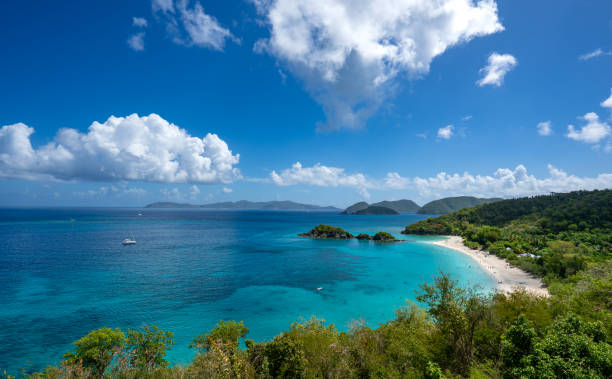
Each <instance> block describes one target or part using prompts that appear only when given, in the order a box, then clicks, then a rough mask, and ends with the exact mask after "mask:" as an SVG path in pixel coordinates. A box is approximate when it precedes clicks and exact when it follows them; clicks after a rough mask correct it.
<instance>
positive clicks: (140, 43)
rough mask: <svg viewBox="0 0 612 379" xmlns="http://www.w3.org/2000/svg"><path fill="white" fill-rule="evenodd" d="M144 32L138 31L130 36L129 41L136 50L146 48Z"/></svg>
mask: <svg viewBox="0 0 612 379" xmlns="http://www.w3.org/2000/svg"><path fill="white" fill-rule="evenodd" d="M144 36H145V33H144V32H140V33H136V34H133V35H131V36H130V38H128V40H127V43H128V45H129V46H130V47H131V48H132V50H134V51H143V50H144Z"/></svg>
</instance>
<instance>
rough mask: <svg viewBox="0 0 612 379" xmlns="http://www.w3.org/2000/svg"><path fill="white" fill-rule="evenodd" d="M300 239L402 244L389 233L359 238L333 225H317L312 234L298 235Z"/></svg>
mask: <svg viewBox="0 0 612 379" xmlns="http://www.w3.org/2000/svg"><path fill="white" fill-rule="evenodd" d="M298 236H300V237H307V238H315V239H336V240H346V239H353V238H357V239H358V240H372V241H375V242H400V241H402V240H398V239H397V238H395V237H393V235H392V234H390V233H387V232H378V233H376V234H375V235H374V236H370V235H368V234H365V233H360V234H359V235H358V236H357V237H355V236H354V235H352V234H351V233H349V232H347V231H346V230H344V229H342V228H338V227H335V226H331V225H323V224H321V225H317V226H315V227H314V228H313V229H312V230H311V231H310V232H307V233H300V234H298Z"/></svg>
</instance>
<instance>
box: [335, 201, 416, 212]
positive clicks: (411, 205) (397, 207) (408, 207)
mask: <svg viewBox="0 0 612 379" xmlns="http://www.w3.org/2000/svg"><path fill="white" fill-rule="evenodd" d="M420 208H421V207H419V205H418V204H417V203H415V202H414V201H412V200H396V201H387V200H385V201H380V202H378V203H374V204H368V203H366V202H365V201H361V202H359V203H355V204H353V205H351V206H350V207H348V208H346V209H345V210H344V211H342V212H341V214H359V215H367V214H400V213H407V212H408V213H414V212H416V211H418V210H419V209H420Z"/></svg>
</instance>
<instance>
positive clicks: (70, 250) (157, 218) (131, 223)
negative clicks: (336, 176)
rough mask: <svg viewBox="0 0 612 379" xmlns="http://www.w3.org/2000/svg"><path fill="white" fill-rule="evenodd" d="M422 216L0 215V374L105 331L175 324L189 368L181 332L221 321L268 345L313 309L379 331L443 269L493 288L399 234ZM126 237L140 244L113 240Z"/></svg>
mask: <svg viewBox="0 0 612 379" xmlns="http://www.w3.org/2000/svg"><path fill="white" fill-rule="evenodd" d="M139 212H142V216H139V215H138V213H139ZM426 217H427V216H424V215H417V214H401V215H395V216H357V215H339V214H337V212H327V211H312V212H304V211H214V210H199V209H138V208H129V209H127V208H47V209H33V208H19V209H17V208H12V209H0V372H2V371H3V370H7V372H8V373H9V374H17V373H19V371H20V370H21V369H25V370H26V372H32V371H35V370H40V369H43V368H44V367H46V366H47V365H55V364H58V363H59V362H60V361H61V359H62V355H63V353H64V352H66V351H68V350H69V349H71V345H70V343H71V342H73V341H75V340H77V339H78V338H80V337H81V336H83V335H85V334H86V333H87V332H89V331H91V330H93V329H97V328H101V327H104V326H107V327H113V328H115V327H119V328H122V329H123V330H124V331H125V330H126V329H137V328H140V327H142V326H144V325H157V326H159V327H160V328H162V329H164V330H168V331H172V332H174V341H175V343H176V344H175V346H173V348H172V349H171V350H170V351H169V352H168V355H167V358H168V359H169V360H170V361H171V363H172V364H186V363H189V362H190V361H191V359H192V358H193V357H194V356H195V351H194V350H192V349H189V347H188V346H189V344H190V342H191V340H192V339H193V338H194V337H196V336H197V335H198V334H203V333H205V332H206V331H208V330H209V329H210V328H212V327H213V326H214V325H215V324H216V323H217V321H218V320H221V319H223V320H237V321H240V320H243V321H244V323H245V325H246V326H247V327H248V328H249V329H250V332H249V334H248V335H247V338H250V339H254V340H256V341H264V340H270V339H272V338H273V337H274V336H275V335H277V334H279V333H280V332H282V331H283V330H286V329H287V328H288V327H289V325H290V324H291V323H292V322H295V321H299V320H300V319H308V318H310V317H311V316H313V315H315V316H316V317H318V318H323V319H325V320H326V323H328V324H329V323H333V324H334V325H335V326H336V327H337V328H338V329H340V330H348V329H349V328H350V325H351V324H352V323H353V322H355V321H356V320H359V321H360V322H365V323H366V324H367V325H369V326H371V327H376V326H377V325H378V324H379V323H382V322H385V321H387V320H390V319H392V318H393V317H394V312H395V310H396V309H397V308H398V307H400V306H404V305H406V300H407V299H408V300H413V301H414V300H415V297H416V293H415V291H416V290H418V285H419V284H420V283H422V282H426V281H427V282H431V280H432V278H433V277H434V276H435V275H437V274H438V273H439V271H440V270H442V271H444V272H446V273H449V274H450V275H451V276H452V278H453V279H455V280H457V281H459V282H460V283H461V284H465V285H480V286H482V288H483V289H484V290H489V289H492V288H494V287H495V282H494V280H493V279H492V278H491V277H489V276H488V275H487V274H486V273H485V272H483V271H482V270H481V269H480V268H479V266H478V264H476V263H475V262H474V261H472V260H471V259H470V258H469V257H467V256H465V255H463V254H461V253H458V252H455V251H452V250H449V249H446V248H444V247H439V246H435V245H431V244H428V243H427V241H431V240H432V239H435V238H432V237H416V236H404V235H401V234H400V231H401V230H402V229H403V227H404V226H405V225H408V224H411V223H413V222H416V221H418V220H421V219H423V218H426ZM318 224H330V225H334V226H340V227H342V228H344V229H346V230H348V231H349V232H351V233H353V234H358V233H375V232H378V231H387V232H390V233H392V234H394V235H396V236H397V237H398V238H401V239H405V240H406V242H401V243H374V242H367V241H366V242H363V241H357V240H348V241H343V240H334V241H325V240H312V239H307V238H301V237H298V236H297V234H298V233H302V232H306V231H309V230H310V229H312V228H313V227H314V226H316V225H318ZM126 237H132V238H133V239H135V240H136V241H137V244H135V245H131V246H123V245H122V244H121V241H122V240H123V239H124V238H126ZM318 288H322V289H321V290H318Z"/></svg>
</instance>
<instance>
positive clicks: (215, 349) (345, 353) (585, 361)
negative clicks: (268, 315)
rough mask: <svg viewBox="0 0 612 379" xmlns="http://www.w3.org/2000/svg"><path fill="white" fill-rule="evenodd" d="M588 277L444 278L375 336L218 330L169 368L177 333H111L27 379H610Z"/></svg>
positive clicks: (597, 303)
mask: <svg viewBox="0 0 612 379" xmlns="http://www.w3.org/2000/svg"><path fill="white" fill-rule="evenodd" d="M592 270H595V271H592ZM591 271H592V272H589V273H588V274H586V273H585V275H582V276H581V277H580V278H575V279H576V283H577V284H576V285H565V286H564V287H563V288H560V289H559V293H560V294H559V295H557V294H553V295H552V296H551V297H549V298H547V297H537V296H534V295H531V294H529V293H527V292H524V291H518V292H514V293H512V294H500V293H490V294H486V293H483V292H482V291H481V290H479V289H478V288H462V287H459V286H457V283H456V282H454V281H453V280H451V279H450V278H449V277H448V276H447V275H445V274H441V275H440V276H439V277H437V278H435V280H434V282H433V283H432V284H426V283H425V284H422V285H421V286H420V291H419V292H418V300H419V301H421V302H422V303H424V304H425V305H427V309H422V308H419V307H418V306H417V305H416V304H414V303H411V304H409V306H407V307H403V308H400V309H398V310H397V311H396V316H395V318H394V319H393V320H391V321H389V322H387V323H384V324H381V325H379V326H378V328H376V329H372V328H369V327H367V326H365V325H363V324H361V323H355V324H354V325H353V326H352V328H351V329H350V330H349V331H348V332H339V331H338V330H337V329H336V328H335V327H334V325H325V323H324V322H323V320H320V319H317V318H314V317H313V318H312V319H310V320H305V321H301V322H296V323H294V324H292V325H291V326H290V328H289V330H287V331H285V332H283V333H282V334H280V335H278V336H276V337H275V338H274V339H273V340H272V341H268V342H261V343H256V342H254V341H252V340H246V341H245V340H244V338H245V337H246V335H247V333H248V329H247V328H246V327H245V325H244V324H243V323H242V322H234V321H220V322H219V323H218V324H217V325H216V326H215V327H214V328H213V329H212V330H210V331H209V332H208V333H205V334H204V335H201V336H198V337H196V338H195V340H194V342H193V344H192V347H193V348H194V349H196V356H195V358H194V359H193V361H192V363H191V364H189V365H187V366H176V367H168V365H167V361H165V360H164V355H165V351H166V349H168V348H170V347H171V345H172V338H171V337H172V334H171V333H168V332H164V331H161V330H159V329H158V328H156V327H150V328H144V329H143V331H128V332H127V337H126V336H125V335H124V334H123V333H122V332H121V331H120V330H118V329H108V328H103V329H99V330H95V331H92V332H90V333H89V334H88V335H86V336H84V337H83V338H81V339H79V340H78V341H76V342H75V343H74V344H75V349H74V350H73V351H72V352H70V353H68V354H67V355H66V358H67V359H66V360H65V361H64V362H63V363H62V365H61V367H50V368H48V369H46V370H44V371H43V372H40V373H35V374H32V375H30V378H33V379H43V378H44V379H59V378H126V379H127V378H462V377H465V378H468V377H469V378H608V377H610V376H612V345H611V344H610V342H611V339H610V335H609V334H608V330H607V328H606V327H605V326H606V322H609V320H610V313H611V312H612V309H611V308H610V296H609V295H610V292H609V289H610V285H611V281H610V279H611V278H610V275H609V273H610V271H612V270H610V267H596V268H592V269H591ZM602 272H607V273H608V274H606V275H604V276H603V277H599V276H597V277H596V275H598V274H601V273H602ZM602 291H603V292H602ZM605 291H608V292H607V293H606V292H605ZM606 295H607V296H606ZM594 310H596V311H594ZM593 313H595V315H593ZM597 314H599V315H597ZM241 341H244V345H243V346H245V347H246V348H241V347H240V344H241Z"/></svg>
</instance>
